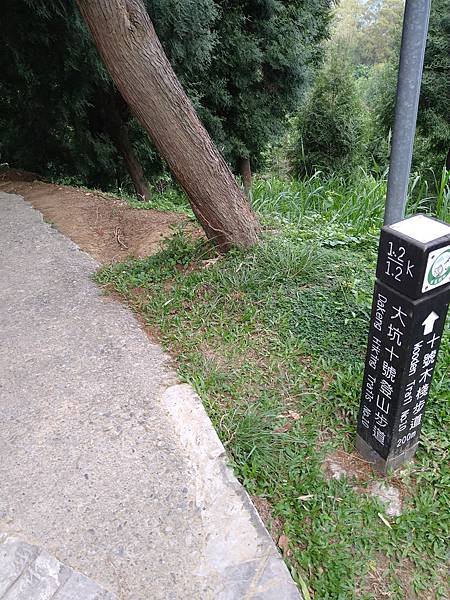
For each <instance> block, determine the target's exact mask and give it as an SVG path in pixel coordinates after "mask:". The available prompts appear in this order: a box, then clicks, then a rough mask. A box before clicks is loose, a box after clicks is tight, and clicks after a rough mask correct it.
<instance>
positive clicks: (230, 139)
mask: <svg viewBox="0 0 450 600" xmlns="http://www.w3.org/2000/svg"><path fill="white" fill-rule="evenodd" d="M146 7H147V10H148V12H149V14H150V17H151V18H152V21H153V22H154V25H155V29H156V31H157V33H158V36H159V37H160V39H161V41H162V44H163V46H164V49H165V51H166V54H167V56H168V57H169V60H170V61H171V63H172V65H173V67H174V69H175V71H176V73H177V75H178V77H179V78H180V80H181V81H182V83H183V85H184V87H185V89H186V91H187V92H188V94H189V96H190V97H191V99H192V101H193V103H194V105H195V107H196V108H197V110H198V112H199V114H200V116H201V117H202V118H203V119H204V121H205V124H206V125H207V127H208V128H209V129H210V131H211V133H212V135H213V136H214V137H215V139H216V141H217V142H218V144H219V146H220V147H221V149H222V151H223V152H224V154H225V156H226V158H227V159H228V160H229V161H230V163H231V165H232V166H233V167H235V166H236V161H237V159H238V158H239V157H241V156H244V157H249V156H252V157H255V159H256V158H257V156H258V154H259V152H260V151H261V150H262V148H263V146H264V145H265V143H266V142H267V141H268V139H269V138H270V137H271V136H273V135H274V133H275V132H278V131H279V128H280V125H281V123H282V120H283V118H284V116H285V114H286V112H287V111H288V110H292V109H293V108H294V106H295V105H296V102H297V100H298V97H299V94H300V92H301V91H302V89H303V87H304V84H305V81H306V80H307V78H308V75H309V74H310V71H311V68H312V67H313V66H314V64H315V63H316V61H317V59H318V57H319V56H320V54H321V46H320V42H321V41H322V39H323V38H324V36H325V35H326V31H327V23H328V12H329V11H328V8H329V7H328V1H327V0H321V1H320V2H315V1H314V2H313V1H312V0H307V1H304V0H302V1H296V2H284V1H281V0H279V1H275V0H273V1H267V2H259V1H257V2H237V1H236V2H233V1H220V2H219V1H217V2H214V1H213V0H190V1H189V2H183V3H179V2H175V1H174V0H146ZM1 18H2V19H3V27H2V30H3V31H4V36H3V39H4V43H5V48H6V51H5V52H3V53H2V55H1V57H0V69H1V71H2V74H4V77H3V78H2V82H1V83H0V109H1V110H0V114H1V115H2V117H1V120H0V138H1V142H0V144H1V145H0V157H1V161H2V162H9V163H11V164H12V165H13V166H15V167H21V168H25V169H29V170H33V171H37V172H39V173H40V174H42V175H47V176H51V177H65V178H66V180H69V179H72V180H73V179H75V181H78V182H80V183H84V184H86V185H90V186H97V187H102V188H103V189H114V188H117V187H121V186H122V184H123V183H124V182H125V180H126V172H125V169H124V167H123V165H122V162H121V159H120V158H119V157H120V154H121V153H123V148H122V147H121V145H120V144H119V143H118V132H119V131H122V132H123V131H124V129H126V132H127V136H128V138H129V140H130V146H131V150H130V151H133V152H134V153H136V154H137V156H138V158H139V160H140V162H141V163H142V165H143V167H144V171H145V173H146V175H147V177H148V178H150V177H151V175H153V174H156V173H159V172H160V171H161V168H162V165H161V162H160V161H159V159H158V157H157V156H156V154H155V152H154V150H153V148H152V145H151V144H150V142H149V141H148V140H147V137H146V136H145V135H144V133H143V132H142V131H141V129H140V127H139V126H138V125H137V123H136V122H135V121H134V120H133V119H132V118H131V115H130V114H129V112H128V109H127V107H126V105H125V103H124V102H123V101H122V99H121V97H120V95H119V94H118V93H117V91H116V90H115V88H114V86H113V85H112V83H111V81H110V78H109V76H108V74H107V73H106V71H105V69H104V68H103V66H102V65H101V63H100V61H99V59H98V56H97V53H96V51H95V49H94V47H93V44H92V41H91V38H90V35H89V33H88V31H87V29H86V26H85V24H84V22H83V21H82V19H81V17H80V16H79V14H78V11H77V9H76V7H75V3H74V0H70V1H69V2H59V1H58V0H55V1H54V2H51V3H48V2H45V1H44V0H19V1H17V2H12V1H11V0H6V4H5V5H4V6H2V15H1ZM30 23H33V27H32V28H30ZM36 140H39V143H36ZM125 185H126V183H125Z"/></svg>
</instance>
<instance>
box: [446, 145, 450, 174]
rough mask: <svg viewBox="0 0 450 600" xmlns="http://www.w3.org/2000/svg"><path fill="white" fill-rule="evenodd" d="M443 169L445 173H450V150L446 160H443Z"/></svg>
mask: <svg viewBox="0 0 450 600" xmlns="http://www.w3.org/2000/svg"><path fill="white" fill-rule="evenodd" d="M445 168H446V169H447V171H450V149H449V151H448V152H447V158H446V160H445Z"/></svg>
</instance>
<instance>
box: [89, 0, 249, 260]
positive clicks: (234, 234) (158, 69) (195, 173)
mask: <svg viewBox="0 0 450 600" xmlns="http://www.w3.org/2000/svg"><path fill="white" fill-rule="evenodd" d="M77 3H78V6H79V8H80V11H81V13H82V15H83V17H84V19H85V21H86V23H87V24H88V26H89V28H90V30H91V33H92V36H93V38H94V41H95V43H96V45H97V48H98V50H99V52H100V54H101V56H102V58H103V61H104V62H105V65H106V67H107V68H108V70H109V72H110V74H111V76H112V78H113V81H114V83H115V84H116V86H117V88H118V89H119V91H120V93H121V94H122V96H123V98H124V99H125V100H126V102H127V103H128V105H129V107H130V109H131V111H132V112H133V113H134V115H135V116H136V117H137V119H138V120H139V121H140V123H141V124H142V125H143V127H144V128H145V129H146V130H147V132H148V133H149V135H150V136H151V138H152V140H153V142H154V143H155V146H156V148H157V149H158V151H159V152H160V154H161V155H162V156H163V158H165V160H166V161H167V163H168V164H169V167H170V168H171V170H172V172H173V173H174V175H175V177H176V178H177V180H178V182H179V183H180V185H181V186H182V187H183V189H184V190H185V191H186V193H187V195H188V197H189V200H190V202H191V205H192V209H193V211H194V213H195V215H196V216H197V218H198V220H199V221H200V224H201V225H202V227H203V229H204V230H205V232H206V235H207V236H208V238H210V239H211V240H214V242H215V243H216V244H217V245H218V246H219V247H220V248H221V249H223V250H227V249H229V248H230V247H232V246H250V245H252V244H255V243H256V242H257V239H258V232H259V223H258V220H257V218H256V216H255V214H254V213H253V212H252V210H251V208H250V205H249V203H248V201H247V199H246V198H245V196H244V194H243V193H242V191H241V190H240V188H239V186H238V185H237V183H236V181H235V179H234V177H233V175H232V173H231V171H230V170H229V168H228V166H227V164H226V163H225V161H224V159H223V158H222V156H221V155H220V153H219V152H218V150H217V149H216V147H215V145H214V144H213V142H212V141H211V139H210V137H209V135H208V133H207V132H206V130H205V128H204V127H203V125H202V124H201V122H200V120H199V118H198V116H197V114H196V112H195V110H194V108H193V107H192V104H191V102H190V101H189V99H188V97H187V96H186V94H185V93H184V91H183V88H182V87H181V85H180V83H179V81H178V79H177V77H176V75H175V73H174V71H173V69H172V67H171V65H170V63H169V61H168V59H167V57H166V55H165V53H164V50H163V48H162V46H161V43H160V41H159V39H158V37H157V35H156V33H155V29H154V27H153V24H152V22H151V21H150V18H149V16H148V14H147V12H146V10H145V7H144V5H143V3H142V1H141V0H77Z"/></svg>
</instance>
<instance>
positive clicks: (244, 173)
mask: <svg viewBox="0 0 450 600" xmlns="http://www.w3.org/2000/svg"><path fill="white" fill-rule="evenodd" d="M239 173H240V174H241V177H242V183H243V185H244V191H245V194H246V195H247V196H249V195H250V190H251V189H252V169H251V166H250V159H249V158H244V157H243V156H241V157H240V159H239Z"/></svg>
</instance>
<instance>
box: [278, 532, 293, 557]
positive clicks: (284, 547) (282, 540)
mask: <svg viewBox="0 0 450 600" xmlns="http://www.w3.org/2000/svg"><path fill="white" fill-rule="evenodd" d="M278 547H279V548H280V549H281V551H282V552H283V556H290V555H291V551H290V550H289V538H288V537H287V535H280V537H279V538H278Z"/></svg>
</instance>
